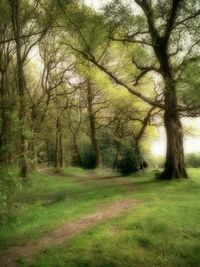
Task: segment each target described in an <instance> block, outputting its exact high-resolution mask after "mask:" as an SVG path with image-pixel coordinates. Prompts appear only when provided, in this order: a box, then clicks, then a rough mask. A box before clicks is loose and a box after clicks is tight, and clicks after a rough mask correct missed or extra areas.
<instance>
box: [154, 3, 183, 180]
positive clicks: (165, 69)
mask: <svg viewBox="0 0 200 267" xmlns="http://www.w3.org/2000/svg"><path fill="white" fill-rule="evenodd" d="M178 2H179V1H177V3H178ZM154 40H155V42H156V45H155V46H154V51H155V54H156V56H157V58H158V60H159V63H160V71H161V74H162V77H163V81H164V85H165V90H164V101H165V111H164V125H165V130H166V138H167V149H166V162H165V167H164V170H163V172H162V173H161V175H160V178H161V179H168V180H171V179H173V178H188V175H187V171H186V168H185V163H184V149H183V130H182V124H181V121H180V116H179V113H178V112H177V108H178V103H177V93H176V84H175V81H174V75H173V69H172V66H171V63H170V60H169V55H168V52H167V51H168V41H169V39H167V37H165V38H163V37H161V36H158V35H157V39H154Z"/></svg>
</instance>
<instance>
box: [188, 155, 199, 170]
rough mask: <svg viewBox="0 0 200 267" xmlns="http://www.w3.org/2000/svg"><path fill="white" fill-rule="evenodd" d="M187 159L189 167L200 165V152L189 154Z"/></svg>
mask: <svg viewBox="0 0 200 267" xmlns="http://www.w3.org/2000/svg"><path fill="white" fill-rule="evenodd" d="M185 159H186V160H185V161H186V165H187V167H191V168H199V167H200V153H191V154H187V155H186V157H185Z"/></svg>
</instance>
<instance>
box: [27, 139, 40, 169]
mask: <svg viewBox="0 0 200 267" xmlns="http://www.w3.org/2000/svg"><path fill="white" fill-rule="evenodd" d="M28 150H29V155H30V160H31V169H32V170H37V167H38V158H37V147H36V140H35V136H33V138H32V139H31V140H30V142H29V145H28Z"/></svg>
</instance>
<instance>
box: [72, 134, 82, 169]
mask: <svg viewBox="0 0 200 267" xmlns="http://www.w3.org/2000/svg"><path fill="white" fill-rule="evenodd" d="M73 144H74V151H75V162H77V164H78V166H82V158H81V154H80V151H79V148H78V145H77V142H76V137H74V138H73Z"/></svg>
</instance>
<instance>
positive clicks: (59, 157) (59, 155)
mask: <svg viewBox="0 0 200 267" xmlns="http://www.w3.org/2000/svg"><path fill="white" fill-rule="evenodd" d="M55 163H56V164H55V165H56V168H63V167H64V151H63V133H62V127H61V123H60V119H59V118H58V117H57V120H56V159H55Z"/></svg>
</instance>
